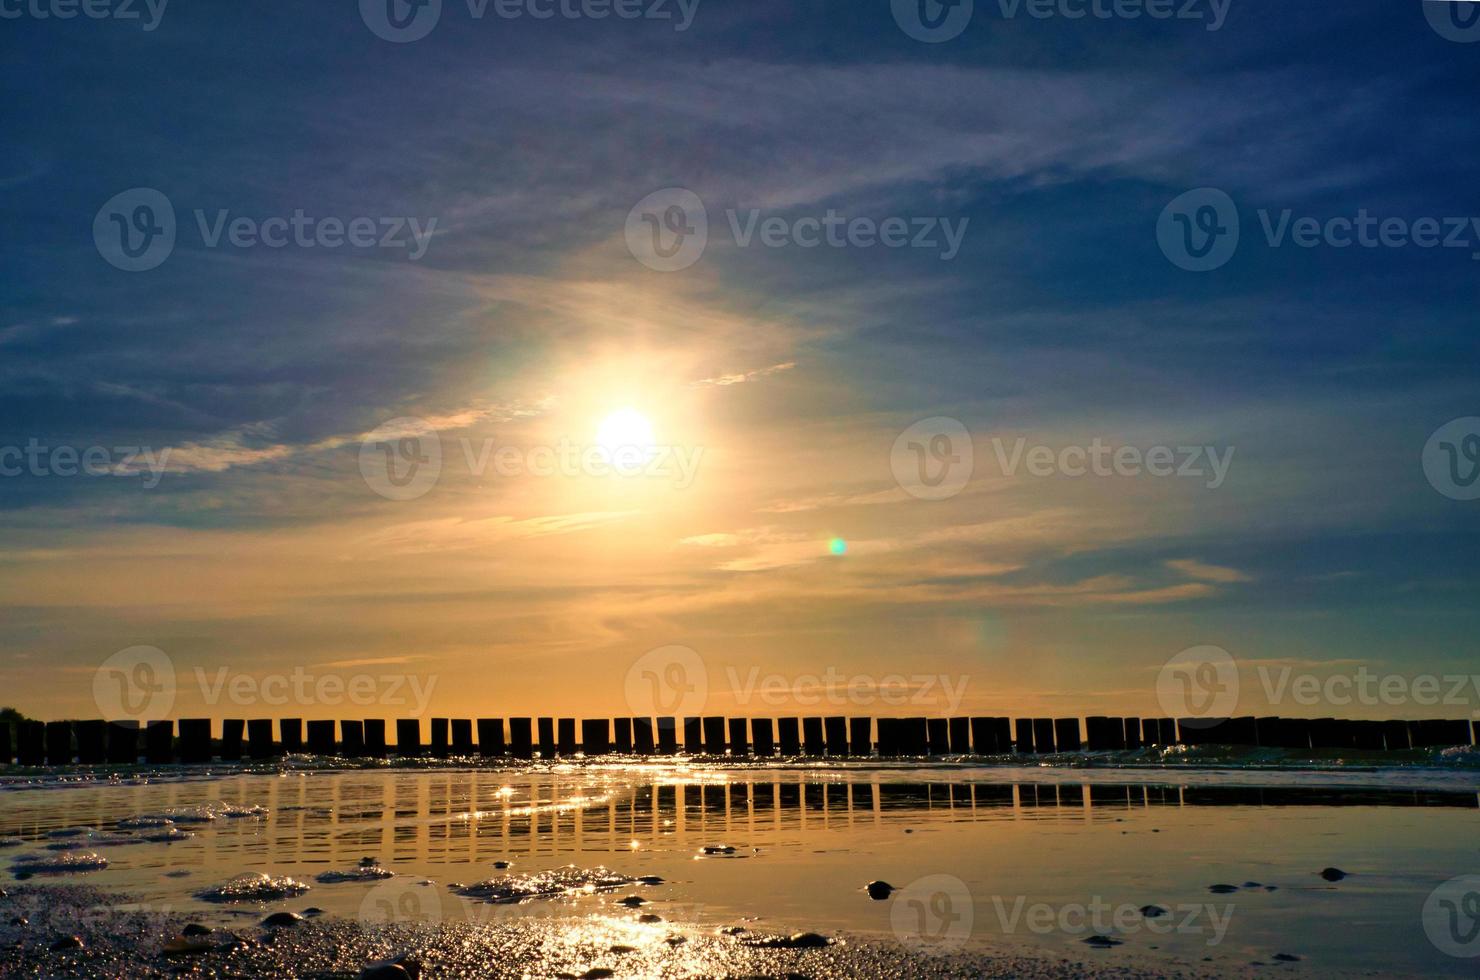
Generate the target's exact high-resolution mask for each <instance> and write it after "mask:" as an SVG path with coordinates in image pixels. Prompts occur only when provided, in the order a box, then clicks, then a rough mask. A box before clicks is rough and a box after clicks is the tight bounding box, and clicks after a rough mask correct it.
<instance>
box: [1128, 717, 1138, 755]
mask: <svg viewBox="0 0 1480 980" xmlns="http://www.w3.org/2000/svg"><path fill="white" fill-rule="evenodd" d="M1125 747H1126V748H1127V749H1131V750H1135V749H1139V748H1140V747H1141V719H1139V718H1127V719H1126V720H1125Z"/></svg>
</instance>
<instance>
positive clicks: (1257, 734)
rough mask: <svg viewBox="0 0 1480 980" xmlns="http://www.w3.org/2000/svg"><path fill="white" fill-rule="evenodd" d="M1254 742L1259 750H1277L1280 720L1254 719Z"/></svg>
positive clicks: (1274, 718)
mask: <svg viewBox="0 0 1480 980" xmlns="http://www.w3.org/2000/svg"><path fill="white" fill-rule="evenodd" d="M1254 742H1255V744H1256V745H1259V746H1260V747H1261V748H1278V747H1279V744H1280V720H1279V718H1277V717H1269V718H1264V717H1260V718H1255V719H1254Z"/></svg>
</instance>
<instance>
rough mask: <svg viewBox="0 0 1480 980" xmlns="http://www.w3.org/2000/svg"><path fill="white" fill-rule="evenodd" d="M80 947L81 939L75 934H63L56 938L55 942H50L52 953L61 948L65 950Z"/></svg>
mask: <svg viewBox="0 0 1480 980" xmlns="http://www.w3.org/2000/svg"><path fill="white" fill-rule="evenodd" d="M81 948H82V940H81V939H80V938H79V937H77V936H63V937H62V938H60V939H58V940H57V941H56V942H54V943H52V944H51V951H52V952H53V953H60V952H62V951H63V950H67V949H81Z"/></svg>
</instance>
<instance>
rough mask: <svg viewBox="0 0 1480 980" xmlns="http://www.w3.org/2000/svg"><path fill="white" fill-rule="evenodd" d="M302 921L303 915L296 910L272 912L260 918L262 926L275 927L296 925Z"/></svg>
mask: <svg viewBox="0 0 1480 980" xmlns="http://www.w3.org/2000/svg"><path fill="white" fill-rule="evenodd" d="M302 921H303V916H301V915H299V914H298V913H297V912H274V913H272V914H271V915H269V916H268V917H267V918H265V919H263V920H262V924H263V925H264V926H268V927H269V928H276V927H277V926H296V925H297V924H298V923H300V922H302Z"/></svg>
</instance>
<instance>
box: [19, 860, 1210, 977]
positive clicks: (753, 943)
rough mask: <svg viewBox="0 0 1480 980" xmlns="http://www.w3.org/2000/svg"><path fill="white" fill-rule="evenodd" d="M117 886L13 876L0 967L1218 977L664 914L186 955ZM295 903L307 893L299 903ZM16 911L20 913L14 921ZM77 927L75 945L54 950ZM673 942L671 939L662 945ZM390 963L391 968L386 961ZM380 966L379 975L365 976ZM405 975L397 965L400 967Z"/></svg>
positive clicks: (293, 972)
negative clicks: (934, 950)
mask: <svg viewBox="0 0 1480 980" xmlns="http://www.w3.org/2000/svg"><path fill="white" fill-rule="evenodd" d="M125 901H127V897H126V896H119V895H117V894H113V893H110V892H104V891H101V890H99V889H96V888H93V887H90V886H83V885H68V884H64V885H29V884H27V885H20V886H16V887H13V888H11V889H9V890H8V894H7V895H6V896H5V898H3V899H0V908H3V912H4V916H3V919H0V974H3V975H4V976H7V977H9V976H16V977H89V978H113V977H117V978H140V977H178V976H182V975H188V976H198V977H302V978H324V980H328V978H348V980H353V978H359V977H362V976H364V977H367V978H369V977H375V978H377V980H395V978H397V977H401V976H408V977H414V976H417V975H420V976H423V977H473V978H478V977H489V978H494V977H521V976H523V977H586V978H591V980H594V978H597V977H655V976H664V977H815V978H819V980H820V978H829V977H831V978H856V977H860V976H879V977H883V976H889V977H903V978H922V980H923V978H947V977H1123V978H1138V977H1158V976H1160V977H1167V976H1175V977H1200V976H1215V975H1228V974H1227V972H1226V971H1224V972H1222V973H1221V974H1217V973H1214V972H1212V971H1207V970H1199V969H1197V968H1195V967H1194V966H1191V965H1189V966H1188V967H1187V968H1185V969H1183V970H1173V971H1169V970H1168V969H1167V968H1166V966H1165V964H1159V965H1157V966H1156V967H1154V968H1153V967H1150V966H1145V967H1138V966H1137V965H1136V964H1135V963H1134V962H1132V961H1128V960H1127V958H1126V957H1124V956H1122V955H1120V954H1119V951H1117V950H1105V951H1098V950H1092V951H1090V952H1089V954H1088V955H1086V956H1084V957H1082V958H1077V959H1075V958H1069V957H1063V956H1050V955H1046V954H1041V953H1036V954H1035V953H1032V952H1028V951H1021V950H1020V951H1012V952H1007V951H1003V952H1000V953H983V952H973V953H971V954H964V955H954V956H930V955H924V954H919V953H912V952H910V951H909V950H908V949H906V948H905V947H904V946H903V945H902V944H898V943H885V942H878V941H869V940H864V939H858V938H851V937H848V936H845V935H839V936H829V937H827V938H828V939H829V940H830V942H829V945H827V946H824V947H820V948H814V949H780V948H772V947H769V946H767V945H764V944H765V943H766V942H768V941H770V940H773V939H776V938H778V937H779V934H771V933H761V932H757V933H755V934H749V933H744V934H740V935H734V936H727V935H719V934H716V933H714V932H709V933H704V932H697V931H693V930H691V929H687V928H684V927H683V926H682V925H680V924H673V926H672V927H671V928H669V927H667V926H665V928H664V929H663V930H662V937H661V938H659V939H657V941H653V942H648V943H645V944H643V945H641V946H631V945H627V944H624V943H620V942H614V941H613V939H612V935H611V934H610V933H608V932H606V931H605V930H603V929H601V928H600V927H599V926H592V927H590V928H588V929H583V930H578V931H573V930H571V929H570V928H568V926H567V925H565V924H562V923H558V922H551V921H546V920H540V919H528V920H523V921H520V922H500V923H494V924H476V923H448V924H442V925H439V926H436V927H430V928H428V927H413V926H404V925H386V926H379V927H367V926H364V925H362V924H360V923H357V922H352V921H346V920H343V919H340V918H338V917H334V916H319V917H310V918H305V919H303V920H302V921H300V922H297V923H295V924H294V925H292V926H288V927H277V928H274V927H267V926H263V925H261V924H260V923H258V922H256V921H248V922H245V923H244V924H243V925H242V926H241V927H239V928H234V929H214V930H212V931H211V932H210V933H209V934H207V935H202V936H199V937H192V938H193V942H192V943H191V945H192V951H191V952H188V953H186V952H176V953H171V952H167V949H169V948H170V944H171V943H172V942H174V943H179V942H180V937H181V934H182V932H184V930H185V928H186V926H187V925H189V924H190V923H191V922H194V921H197V920H195V919H192V918H191V917H190V916H186V915H180V914H159V913H147V912H130V911H112V912H109V913H107V914H106V915H103V914H100V913H99V907H100V906H110V907H111V906H116V905H118V904H119V903H121V902H125ZM300 904H301V905H302V906H307V904H308V903H306V902H304V903H300ZM17 918H23V919H25V920H26V921H25V923H24V924H18V923H17V922H16V919H17ZM66 937H76V938H77V939H79V940H80V941H81V943H82V946H81V948H68V949H53V948H52V947H53V945H54V944H56V943H57V941H58V940H65V939H66ZM670 940H681V941H670ZM392 961H394V962H395V963H396V965H395V966H394V967H393V966H391V965H390V964H391V963H392ZM376 969H379V971H380V972H374V971H375V970H376ZM400 971H404V972H400Z"/></svg>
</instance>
